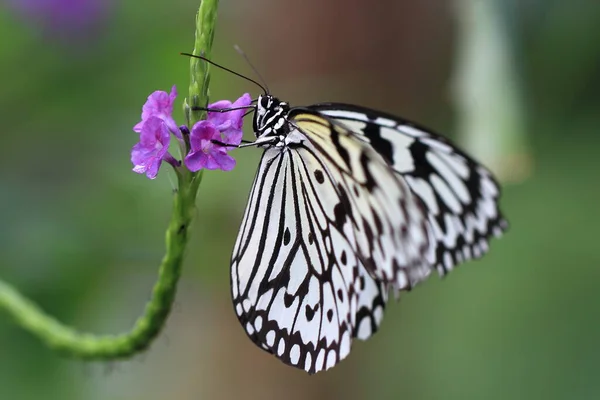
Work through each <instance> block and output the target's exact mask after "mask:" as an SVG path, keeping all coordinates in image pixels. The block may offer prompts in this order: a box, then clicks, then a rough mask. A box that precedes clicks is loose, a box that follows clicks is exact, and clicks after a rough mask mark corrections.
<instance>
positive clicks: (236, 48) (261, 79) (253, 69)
mask: <svg viewBox="0 0 600 400" xmlns="http://www.w3.org/2000/svg"><path fill="white" fill-rule="evenodd" d="M233 48H234V49H235V51H237V52H238V53H239V55H240V56H242V57H244V60H246V62H247V63H248V65H249V66H250V68H252V71H254V73H255V74H256V76H258V79H260V81H261V82H262V84H263V85H264V87H266V88H267V90H266V92H265V94H269V93H270V91H269V86H268V85H267V81H265V79H264V78H263V77H262V75H261V74H260V72H258V70H257V69H256V67H255V66H254V65H253V64H252V63H251V62H250V59H249V58H248V56H247V55H246V53H244V50H242V48H241V47H240V46H238V45H237V44H236V45H235V46H233Z"/></svg>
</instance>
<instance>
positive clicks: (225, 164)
mask: <svg viewBox="0 0 600 400" xmlns="http://www.w3.org/2000/svg"><path fill="white" fill-rule="evenodd" d="M240 139H241V137H240ZM213 140H217V141H222V140H223V139H222V137H221V132H219V130H218V129H217V128H216V127H215V125H214V124H213V123H212V122H210V121H200V122H197V123H196V124H195V125H194V127H193V128H192V132H191V133H190V145H191V147H192V150H191V151H190V153H189V154H188V155H187V156H186V157H185V165H186V167H187V168H188V169H189V170H190V171H192V172H195V171H198V170H201V169H203V168H205V169H211V170H214V169H220V170H223V171H231V170H232V169H233V167H235V160H234V159H233V158H232V157H231V156H230V155H229V154H227V148H226V147H224V146H222V145H219V144H216V143H213Z"/></svg>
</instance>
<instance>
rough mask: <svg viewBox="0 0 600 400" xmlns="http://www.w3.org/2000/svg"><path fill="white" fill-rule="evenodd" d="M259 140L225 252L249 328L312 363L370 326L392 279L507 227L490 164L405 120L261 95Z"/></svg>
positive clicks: (417, 276) (280, 353) (480, 247)
mask: <svg viewBox="0 0 600 400" xmlns="http://www.w3.org/2000/svg"><path fill="white" fill-rule="evenodd" d="M253 127H254V132H255V135H256V141H255V142H254V144H255V145H257V146H259V147H261V148H263V149H264V153H263V156H262V158H261V161H260V165H259V169H258V172H257V175H256V178H255V181H254V185H253V188H252V191H251V194H250V198H249V201H248V205H247V207H246V211H245V215H244V219H243V221H242V225H241V227H240V232H239V234H238V238H237V240H236V244H235V247H234V251H233V255H232V261H231V287H232V296H233V302H234V308H235V311H236V314H237V316H238V319H239V320H240V322H241V323H242V326H243V327H244V329H245V330H246V333H247V334H248V336H249V337H250V338H251V339H252V340H253V341H254V342H255V343H256V344H257V345H258V346H259V347H261V348H263V349H264V350H266V351H268V352H270V353H272V354H274V355H275V356H276V357H278V358H279V359H281V360H282V361H283V362H285V363H286V364H289V365H292V366H295V367H297V368H301V369H304V370H305V371H307V372H309V373H316V372H319V371H322V370H325V369H328V368H331V367H333V366H334V365H335V364H337V363H338V362H339V361H341V360H342V359H344V358H345V357H346V356H347V355H348V354H349V352H350V348H351V344H352V340H353V339H354V338H358V339H362V340H365V339H367V338H369V337H370V336H371V335H372V334H373V333H374V332H375V331H376V330H377V329H378V327H379V324H380V323H381V320H382V318H383V312H384V308H385V304H386V301H387V297H388V291H389V290H390V289H393V290H394V291H396V292H398V291H401V290H409V289H411V288H412V287H413V286H414V285H416V284H417V283H419V282H421V281H423V280H424V279H426V278H427V277H428V276H429V275H430V273H431V272H432V271H435V270H437V271H438V272H439V273H440V274H444V273H446V272H447V271H449V270H451V269H452V268H453V267H454V266H455V265H457V264H459V263H461V262H463V261H466V260H468V259H471V258H477V257H479V256H481V255H482V254H483V253H485V252H486V251H487V248H488V244H487V240H488V238H489V237H490V236H492V235H496V236H498V235H500V234H501V233H502V231H503V230H504V229H505V227H506V223H505V221H504V219H503V218H502V216H501V214H500V212H499V210H498V206H497V199H498V196H499V189H498V185H497V184H496V182H495V180H494V179H493V177H492V176H491V174H490V173H489V172H488V171H487V170H486V169H485V168H483V167H482V166H480V165H479V164H477V163H476V162H475V161H473V160H472V159H471V158H470V157H468V156H467V155H466V154H464V153H463V152H462V151H460V150H458V149H457V148H456V147H455V146H453V145H452V144H451V143H450V142H449V141H447V140H446V139H444V138H442V137H441V136H439V135H436V134H434V133H432V132H430V131H428V130H426V129H424V128H421V127H419V126H416V125H414V124H411V123H409V122H407V121H405V120H403V119H400V118H397V117H394V116H391V115H387V114H384V113H381V112H378V111H374V110H369V109H365V108H360V107H356V106H350V105H343V104H332V103H330V104H319V105H314V106H309V107H295V108H293V107H290V106H289V104H288V103H286V102H282V101H280V100H278V99H277V98H274V97H272V96H270V95H263V96H259V97H258V100H257V104H256V109H255V114H254V120H253Z"/></svg>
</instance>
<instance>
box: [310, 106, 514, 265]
mask: <svg viewBox="0 0 600 400" xmlns="http://www.w3.org/2000/svg"><path fill="white" fill-rule="evenodd" d="M311 109H313V110H315V111H316V112H320V113H323V114H325V115H327V116H328V117H329V118H332V119H334V120H335V121H337V122H339V123H340V124H342V125H343V126H346V127H348V128H349V129H351V131H352V132H354V133H355V134H356V135H358V136H361V137H363V139H364V140H366V141H368V142H369V143H370V144H371V146H372V147H373V148H374V149H375V150H376V151H377V152H378V153H379V154H381V156H382V157H383V158H384V159H385V160H386V161H387V162H388V163H389V165H390V166H392V168H394V170H395V171H396V172H397V173H398V174H400V175H402V176H403V177H405V179H406V181H407V182H408V185H409V186H410V188H411V190H412V191H413V192H414V193H415V194H416V195H417V196H419V198H420V199H421V200H422V202H423V204H424V205H425V206H426V208H427V213H428V221H429V225H430V230H431V233H432V235H433V237H434V242H435V246H434V247H433V250H434V251H432V252H431V253H430V254H429V257H428V259H429V261H430V262H431V263H432V264H433V265H435V267H436V268H437V270H438V271H439V273H440V274H445V273H446V272H448V271H449V270H451V269H452V268H453V267H454V266H455V265H457V264H460V263H462V262H463V261H467V260H469V259H472V258H479V257H480V256H482V255H483V254H484V253H485V252H486V251H487V250H488V240H489V238H490V237H491V236H500V235H501V234H502V232H503V231H504V230H505V229H506V227H507V222H506V220H505V219H504V218H503V217H502V215H501V213H500V210H499V208H498V204H497V201H498V198H499V195H500V190H499V186H498V184H497V182H496V181H495V179H494V177H493V176H492V174H491V173H490V172H489V171H488V170H487V169H486V168H485V167H483V166H482V165H480V164H479V163H477V162H476V161H474V160H473V159H472V158H471V157H469V156H468V155H466V154H465V153H464V152H462V151H461V150H459V149H458V148H457V147H456V146H454V145H453V144H452V143H451V142H450V141H449V140H448V139H446V138H444V137H442V136H440V135H437V134H435V133H433V132H431V131H429V130H427V129H425V128H422V127H420V126H418V125H416V124H413V123H411V122H408V121H406V120H402V119H400V118H397V117H394V116H391V115H388V114H384V113H381V112H378V111H374V110H369V109H366V108H362V107H355V106H351V105H345V104H335V103H333V104H332V103H329V104H319V105H315V106H312V107H311Z"/></svg>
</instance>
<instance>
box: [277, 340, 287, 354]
mask: <svg viewBox="0 0 600 400" xmlns="http://www.w3.org/2000/svg"><path fill="white" fill-rule="evenodd" d="M284 351H285V340H283V338H281V339H279V346H277V355H278V356H279V357H281V356H282V355H283V352H284Z"/></svg>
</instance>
